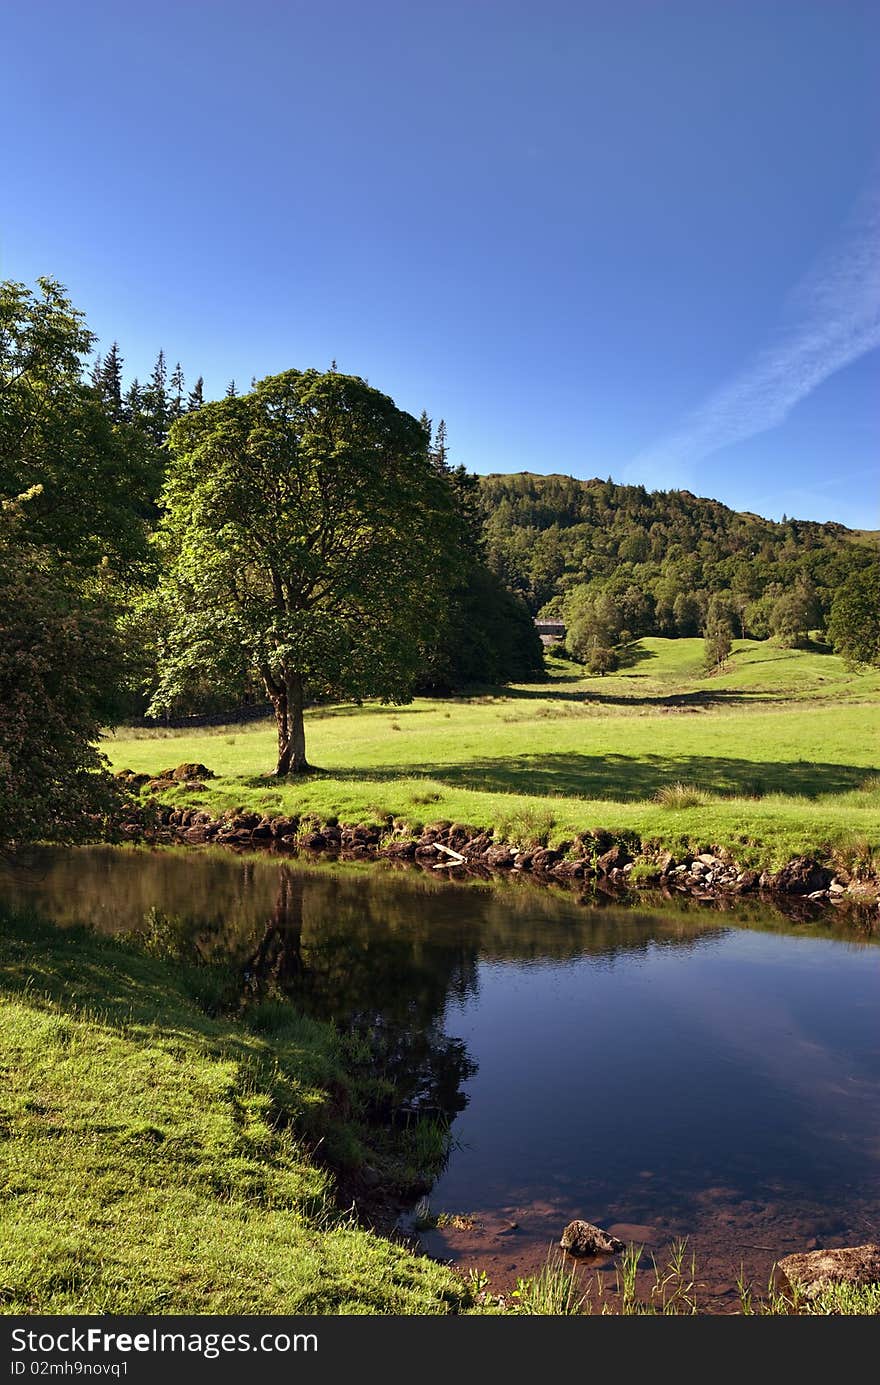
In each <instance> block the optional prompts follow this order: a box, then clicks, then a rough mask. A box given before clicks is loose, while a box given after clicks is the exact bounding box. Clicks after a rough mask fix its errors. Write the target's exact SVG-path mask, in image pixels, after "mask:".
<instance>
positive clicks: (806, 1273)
mask: <svg viewBox="0 0 880 1385" xmlns="http://www.w3.org/2000/svg"><path fill="white" fill-rule="evenodd" d="M776 1271H777V1283H778V1282H779V1279H780V1277H783V1276H784V1278H785V1280H786V1281H787V1283H788V1285H789V1286H790V1287H791V1288H792V1289H797V1290H798V1292H799V1293H800V1294H802V1295H803V1297H804V1298H807V1299H813V1298H816V1297H817V1296H818V1295H819V1294H820V1293H821V1292H822V1290H823V1289H827V1288H828V1287H829V1286H830V1285H832V1284H880V1245H875V1244H874V1243H873V1242H870V1243H869V1244H868V1245H864V1246H844V1247H842V1248H841V1249H839V1250H809V1251H804V1252H803V1253H802V1254H799V1255H785V1256H783V1258H782V1259H781V1260H778V1261H777V1262H776ZM783 1287H784V1286H783Z"/></svg>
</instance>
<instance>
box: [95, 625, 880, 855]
mask: <svg viewBox="0 0 880 1385" xmlns="http://www.w3.org/2000/svg"><path fill="white" fill-rule="evenodd" d="M702 659H703V642H702V641H701V640H663V639H644V640H641V641H639V642H638V643H637V644H635V645H634V646H633V647H632V648H631V650H630V652H629V655H628V662H627V665H626V666H625V667H624V668H622V669H621V670H620V671H619V672H618V673H617V674H615V675H613V676H608V677H605V678H598V677H592V678H584V677H583V670H582V669H580V668H579V667H578V666H576V665H573V664H569V663H567V662H566V661H565V660H562V659H551V660H550V661H549V662H550V665H551V669H552V677H551V680H550V682H548V683H545V684H536V685H531V686H522V687H511V688H508V689H502V690H496V691H493V692H491V693H487V694H485V695H481V696H471V697H460V698H448V699H427V698H419V699H417V700H416V701H415V702H413V703H412V704H411V705H409V706H406V707H382V706H379V705H376V704H367V705H365V706H362V707H351V706H339V707H330V708H319V709H315V710H314V711H312V713H311V714H310V716H309V718H308V726H307V732H308V738H309V745H308V748H309V758H310V759H311V760H312V762H313V763H314V764H316V765H318V766H320V771H319V772H316V773H315V774H313V775H310V776H308V777H307V778H306V779H304V780H302V781H298V782H297V781H293V782H290V783H283V784H280V783H275V782H274V781H273V780H272V779H271V778H269V777H267V772H268V770H269V769H270V768H271V765H272V762H273V751H274V731H273V728H272V726H271V723H269V722H268V721H267V722H266V723H265V724H258V725H257V726H256V727H252V728H247V729H243V728H241V727H227V728H221V729H219V730H218V729H211V730H203V731H198V732H188V733H176V732H168V731H148V732H128V733H126V732H122V733H121V734H120V735H119V736H117V737H115V738H109V739H108V740H107V741H106V742H105V744H104V749H105V750H106V752H107V754H108V755H109V757H110V759H111V762H112V764H113V766H114V768H115V769H122V768H130V769H133V770H136V771H146V772H150V773H156V772H158V771H159V770H161V769H163V768H166V767H167V766H168V765H170V764H177V763H179V762H181V761H185V760H189V761H202V762H203V763H205V764H207V765H208V766H209V767H210V768H211V769H213V770H214V771H215V773H216V774H217V775H218V776H219V778H218V779H217V780H213V781H211V782H210V784H209V786H208V787H207V788H206V790H205V792H204V793H203V794H197V795H195V796H194V795H193V794H191V793H190V794H188V795H186V796H185V798H184V799H183V801H186V802H187V803H188V804H189V805H191V806H192V805H195V804H199V805H200V806H204V807H206V808H208V809H211V810H220V809H227V808H232V807H238V806H240V807H247V808H258V809H261V810H263V811H267V812H276V813H277V812H285V813H291V814H293V813H298V814H314V815H315V816H317V817H321V818H327V817H329V816H331V815H336V816H338V817H339V819H340V820H341V821H346V822H357V821H363V820H382V819H384V818H386V817H388V816H389V815H391V816H394V817H397V818H401V819H405V820H406V821H407V822H408V823H409V824H413V823H418V822H421V823H424V822H428V821H432V820H436V819H440V818H446V819H450V820H454V821H461V822H467V823H470V824H473V825H476V826H480V827H483V826H492V827H494V828H495V829H496V832H497V833H498V834H499V835H501V836H504V837H506V838H508V839H511V840H523V841H525V840H531V839H536V840H546V841H548V842H549V843H550V844H551V845H552V844H555V843H556V842H558V841H561V840H563V839H564V838H566V837H568V836H571V835H572V834H573V833H574V832H577V831H580V830H583V829H585V828H589V827H604V828H606V829H609V830H611V831H621V832H623V831H629V832H634V833H637V834H638V835H639V836H640V837H642V839H643V840H656V841H657V842H661V843H663V844H665V845H668V846H671V847H673V848H674V847H675V846H677V845H678V846H680V845H682V844H684V843H689V844H691V845H719V846H727V847H729V848H730V849H731V850H733V852H734V854H735V855H736V856H737V858H738V859H740V860H741V861H743V862H750V863H753V864H760V865H778V864H781V863H782V862H783V861H784V860H785V859H788V858H790V857H791V856H793V855H797V854H801V853H805V852H818V853H820V854H823V855H829V854H830V853H831V851H832V850H833V849H835V848H839V849H841V850H843V851H844V852H847V851H849V852H853V851H855V852H856V853H859V852H861V853H864V852H865V851H866V850H870V849H872V848H876V847H877V845H878V844H880V781H878V778H877V768H878V763H880V672H878V671H870V672H866V673H865V672H862V673H853V672H851V671H848V670H847V669H846V668H845V666H844V665H843V663H842V661H841V660H840V659H839V658H837V656H835V655H833V654H828V653H822V652H820V651H813V650H807V651H799V650H783V649H778V648H775V647H774V646H772V645H771V644H769V643H758V642H756V641H748V640H740V641H737V642H736V644H735V647H734V653H733V656H732V658H731V659H730V661H729V664H728V666H727V668H726V670H725V671H724V673H722V674H720V675H712V676H707V675H706V674H704V673H703V671H702ZM675 783H685V784H688V785H693V786H695V787H696V788H697V789H699V790H701V791H702V796H703V801H702V802H700V803H699V804H697V805H695V806H692V807H689V808H681V809H677V808H670V807H665V806H663V805H662V804H661V803H658V802H657V801H656V796H657V794H658V793H659V792H660V791H661V790H663V789H664V788H665V787H668V786H670V785H672V784H675Z"/></svg>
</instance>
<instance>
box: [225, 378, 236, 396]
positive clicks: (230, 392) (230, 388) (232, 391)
mask: <svg viewBox="0 0 880 1385" xmlns="http://www.w3.org/2000/svg"><path fill="white" fill-rule="evenodd" d="M237 394H238V390H237V389H236V388H235V381H234V380H230V381H229V384H228V385H227V386H226V398H227V399H235V397H236V395H237Z"/></svg>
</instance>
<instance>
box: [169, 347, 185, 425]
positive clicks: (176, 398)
mask: <svg viewBox="0 0 880 1385" xmlns="http://www.w3.org/2000/svg"><path fill="white" fill-rule="evenodd" d="M183 390H184V380H183V368H182V366H181V364H180V361H178V362H177V365H176V366H175V367H174V369H173V370H172V372H171V400H170V412H171V417H172V418H180V416H181V414H182V413H183Z"/></svg>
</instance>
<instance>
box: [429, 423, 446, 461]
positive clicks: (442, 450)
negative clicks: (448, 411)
mask: <svg viewBox="0 0 880 1385" xmlns="http://www.w3.org/2000/svg"><path fill="white" fill-rule="evenodd" d="M431 455H432V456H433V458H434V465H435V466H436V468H437V470H438V471H447V470H448V463H447V458H448V456H449V444H448V443H447V441H446V420H445V419H444V418H441V420H440V422H439V423H438V424H437V432H436V434H435V437H434V446H433V448H432V449H431Z"/></svg>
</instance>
